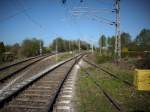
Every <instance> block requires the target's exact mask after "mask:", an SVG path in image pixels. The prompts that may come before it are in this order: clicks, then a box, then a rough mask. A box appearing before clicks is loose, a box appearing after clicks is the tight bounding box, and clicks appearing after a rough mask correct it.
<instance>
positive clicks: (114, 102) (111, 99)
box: [80, 66, 123, 112]
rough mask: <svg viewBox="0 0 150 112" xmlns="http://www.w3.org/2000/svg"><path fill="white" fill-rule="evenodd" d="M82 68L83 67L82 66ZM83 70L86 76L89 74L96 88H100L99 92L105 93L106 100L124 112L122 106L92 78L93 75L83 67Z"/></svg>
mask: <svg viewBox="0 0 150 112" xmlns="http://www.w3.org/2000/svg"><path fill="white" fill-rule="evenodd" d="M80 67H81V66H80ZM81 68H82V70H83V71H84V73H85V74H87V76H88V78H90V80H91V81H92V82H93V83H94V84H95V85H96V87H97V88H98V90H99V91H100V92H102V93H103V95H104V96H105V97H106V99H107V100H108V101H109V102H110V103H111V104H112V105H113V107H114V108H115V109H116V110H117V111H119V112H123V110H122V108H121V106H120V104H119V103H118V102H117V101H116V100H115V99H114V98H113V97H112V96H110V95H109V94H108V93H107V92H106V91H105V89H104V88H103V87H102V86H101V85H100V84H99V83H98V81H97V80H96V79H95V78H93V77H92V74H91V73H89V72H88V71H87V70H85V69H84V68H83V67H81Z"/></svg>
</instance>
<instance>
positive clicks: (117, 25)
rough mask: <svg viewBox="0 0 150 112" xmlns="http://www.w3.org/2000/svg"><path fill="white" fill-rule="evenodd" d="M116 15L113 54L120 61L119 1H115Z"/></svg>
mask: <svg viewBox="0 0 150 112" xmlns="http://www.w3.org/2000/svg"><path fill="white" fill-rule="evenodd" d="M115 13H116V23H115V27H116V40H115V54H116V56H117V59H121V36H120V0H116V1H115Z"/></svg>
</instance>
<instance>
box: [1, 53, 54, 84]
mask: <svg viewBox="0 0 150 112" xmlns="http://www.w3.org/2000/svg"><path fill="white" fill-rule="evenodd" d="M50 55H53V54H50ZM50 55H44V56H36V57H32V58H28V59H25V60H23V61H20V62H17V63H14V64H11V65H8V66H5V67H3V68H0V83H4V82H5V81H6V80H7V79H9V78H11V77H12V76H14V75H16V74H17V73H19V72H21V71H22V70H24V69H25V68H27V67H29V66H31V65H33V64H34V63H36V62H38V61H40V60H42V59H44V58H46V57H48V56H50Z"/></svg>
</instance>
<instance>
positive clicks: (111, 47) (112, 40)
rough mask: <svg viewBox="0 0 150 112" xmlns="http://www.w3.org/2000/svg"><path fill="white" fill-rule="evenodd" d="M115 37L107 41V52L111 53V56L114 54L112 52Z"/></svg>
mask: <svg viewBox="0 0 150 112" xmlns="http://www.w3.org/2000/svg"><path fill="white" fill-rule="evenodd" d="M115 40H116V38H115V36H112V37H108V39H107V44H108V50H109V52H111V53H112V55H113V54H114V50H115Z"/></svg>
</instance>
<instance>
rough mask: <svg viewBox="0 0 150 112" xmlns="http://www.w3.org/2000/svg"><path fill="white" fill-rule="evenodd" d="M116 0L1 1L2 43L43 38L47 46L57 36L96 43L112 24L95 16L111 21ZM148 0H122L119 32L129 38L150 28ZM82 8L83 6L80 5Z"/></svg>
mask: <svg viewBox="0 0 150 112" xmlns="http://www.w3.org/2000/svg"><path fill="white" fill-rule="evenodd" d="M114 1H115V0H83V3H80V0H67V2H66V4H62V3H61V0H0V41H3V42H4V43H5V44H14V43H16V42H18V43H21V42H22V40H24V39H25V38H32V37H36V38H39V39H42V40H43V41H44V43H45V45H46V46H48V45H49V44H50V43H51V42H52V40H53V39H54V38H56V37H57V36H61V37H64V38H65V39H79V38H81V39H82V40H86V41H88V42H94V43H95V44H96V43H97V40H98V38H99V36H100V35H102V34H105V35H106V36H112V35H114V34H115V28H114V26H110V25H108V24H105V23H103V22H100V21H99V20H95V19H92V18H94V17H95V16H98V17H105V18H108V19H109V20H111V21H114V19H115V18H114V17H115V15H114V13H111V12H107V11H104V10H103V9H109V10H111V9H113V3H114ZM149 5H150V0H121V32H128V33H130V34H131V36H132V38H135V37H136V35H137V34H138V33H139V32H140V30H141V29H143V28H150V13H149V11H150V7H149ZM80 7H82V9H80V10H82V11H91V12H92V11H98V12H97V13H94V12H93V13H92V15H90V14H89V13H88V14H87V13H86V14H85V13H84V14H83V13H82V14H79V15H78V16H74V15H73V14H72V12H71V11H72V10H79V8H80ZM83 7H84V8H83Z"/></svg>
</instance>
